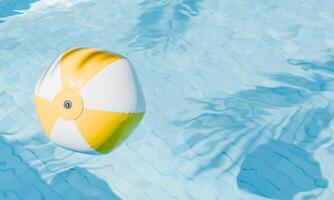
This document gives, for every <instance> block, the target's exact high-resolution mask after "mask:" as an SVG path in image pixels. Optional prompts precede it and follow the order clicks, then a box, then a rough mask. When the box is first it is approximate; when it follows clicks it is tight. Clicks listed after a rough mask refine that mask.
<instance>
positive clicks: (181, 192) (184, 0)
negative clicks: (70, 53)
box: [0, 0, 334, 200]
mask: <svg viewBox="0 0 334 200" xmlns="http://www.w3.org/2000/svg"><path fill="white" fill-rule="evenodd" d="M333 10H334V4H333V3H331V1H329V0H323V1H315V0H310V1H299V0H297V1H294V2H292V1H288V0H284V1H279V2H271V1H265V0H256V1H246V0H239V1H218V0H211V1H202V0H174V1H173V0H162V1H154V0H146V1H137V2H136V1H130V0H127V1H104V2H101V1H97V0H75V1H66V0H40V1H37V0H29V1H25V3H24V4H23V3H22V2H21V1H18V0H0V17H1V18H0V90H1V91H0V102H1V104H0V113H1V115H0V132H1V135H0V177H1V178H0V199H154V200H155V199H159V200H160V199H182V200H183V199H203V200H210V199H228V200H230V199H231V200H234V199H237V200H239V199H244V200H252V199H283V200H285V199H293V198H294V199H331V198H332V197H333V195H334V192H333V190H334V186H333V185H332V183H333V181H334V173H333V170H332V168H333V162H334V156H333V154H334V140H333V134H332V132H333V130H334V126H333V118H334V104H333V101H332V99H333V97H334V94H333V91H334V90H333V89H334V85H333V84H334V82H333V81H334V52H333V49H334V26H333V23H334V12H333ZM72 47H98V48H103V49H107V50H110V51H114V52H118V53H120V54H122V55H125V56H126V57H127V58H129V59H130V60H131V62H132V63H133V65H134V68H135V70H136V72H137V74H138V77H139V79H140V81H141V84H142V87H143V90H144V93H145V98H146V103H147V105H146V108H147V112H146V114H145V117H144V119H143V121H142V123H141V125H140V126H139V127H138V128H137V129H136V131H135V133H134V134H133V135H132V136H131V137H130V138H129V139H128V140H127V141H126V142H125V144H123V145H122V146H121V147H120V148H118V149H117V150H115V151H113V152H111V153H110V154H108V155H103V156H90V155H83V154H79V153H74V152H71V151H67V150H64V149H62V148H60V147H57V146H55V145H53V144H51V143H49V142H48V140H47V139H46V137H45V136H44V134H43V133H42V130H41V127H40V124H39V122H38V120H37V116H36V113H35V109H34V106H33V103H32V93H33V89H34V86H35V84H36V82H37V80H38V78H39V76H40V75H41V73H42V72H43V71H44V70H45V69H46V67H48V66H49V64H50V63H51V61H52V60H53V59H55V58H56V57H57V56H58V55H59V54H60V53H61V52H63V51H64V50H66V49H68V48H72Z"/></svg>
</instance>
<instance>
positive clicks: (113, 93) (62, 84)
mask: <svg viewBox="0 0 334 200" xmlns="http://www.w3.org/2000/svg"><path fill="white" fill-rule="evenodd" d="M34 102H35V106H36V111H37V114H38V117H39V119H40V122H41V125H42V127H43V129H44V132H45V133H46V134H47V136H48V137H49V138H50V140H51V141H52V142H53V143H55V144H58V145H60V146H62V147H65V148H67V149H70V150H74V151H77V152H83V153H89V154H105V153H108V152H110V151H111V150H113V149H114V148H116V147H117V146H119V145H120V144H121V143H122V142H123V141H124V140H125V139H126V138H127V137H128V136H129V135H130V134H131V132H132V131H133V130H134V129H135V128H136V126H137V125H138V124H139V122H140V120H141V119H142V117H143V115H144V112H145V102H144V97H143V93H142V90H141V87H140V85H139V82H138V79H137V77H136V74H135V73H134V71H133V69H132V67H131V64H130V63H129V61H128V60H127V59H125V58H124V57H122V56H120V55H116V54H113V53H110V52H106V51H103V50H99V49H91V48H77V49H71V50H69V51H67V52H65V53H63V54H62V55H61V56H59V57H58V58H57V59H56V60H55V61H54V63H53V64H52V65H51V66H50V67H49V69H48V70H47V71H46V72H45V73H44V74H43V75H42V77H41V78H40V80H39V82H38V83H37V86H36V89H35V95H34Z"/></svg>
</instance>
